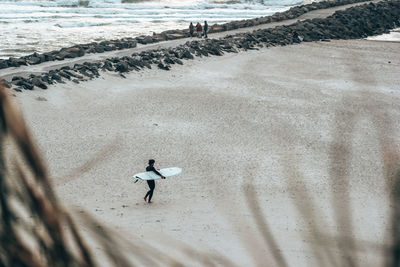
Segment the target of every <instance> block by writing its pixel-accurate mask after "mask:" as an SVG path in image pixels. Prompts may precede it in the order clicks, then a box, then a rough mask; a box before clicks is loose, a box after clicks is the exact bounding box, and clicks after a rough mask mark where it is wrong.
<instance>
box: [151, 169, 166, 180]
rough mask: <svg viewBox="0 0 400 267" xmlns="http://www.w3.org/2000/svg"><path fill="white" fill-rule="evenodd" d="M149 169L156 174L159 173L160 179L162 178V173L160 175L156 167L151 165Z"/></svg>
mask: <svg viewBox="0 0 400 267" xmlns="http://www.w3.org/2000/svg"><path fill="white" fill-rule="evenodd" d="M151 171H153V172H155V173H156V174H157V175H160V176H161V178H162V179H164V178H165V177H164V175H162V174H161V173H159V172H158V171H157V170H156V168H154V166H151Z"/></svg>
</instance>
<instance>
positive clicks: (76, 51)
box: [58, 47, 85, 58]
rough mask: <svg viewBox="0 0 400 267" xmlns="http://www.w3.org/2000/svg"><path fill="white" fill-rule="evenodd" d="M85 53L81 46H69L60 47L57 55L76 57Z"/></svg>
mask: <svg viewBox="0 0 400 267" xmlns="http://www.w3.org/2000/svg"><path fill="white" fill-rule="evenodd" d="M83 55H85V50H84V49H82V48H81V47H70V48H66V49H61V51H60V53H59V54H58V57H60V58H76V57H81V56H83Z"/></svg>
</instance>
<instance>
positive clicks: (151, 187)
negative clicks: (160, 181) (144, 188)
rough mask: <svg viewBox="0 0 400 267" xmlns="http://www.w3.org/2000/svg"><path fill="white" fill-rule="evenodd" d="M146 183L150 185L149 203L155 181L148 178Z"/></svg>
mask: <svg viewBox="0 0 400 267" xmlns="http://www.w3.org/2000/svg"><path fill="white" fill-rule="evenodd" d="M147 183H148V185H149V187H150V191H149V203H150V202H151V198H152V197H153V191H154V188H155V187H156V183H155V182H154V180H148V181H147Z"/></svg>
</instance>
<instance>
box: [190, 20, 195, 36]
mask: <svg viewBox="0 0 400 267" xmlns="http://www.w3.org/2000/svg"><path fill="white" fill-rule="evenodd" d="M193 33H194V26H193V23H191V22H190V25H189V34H190V37H193Z"/></svg>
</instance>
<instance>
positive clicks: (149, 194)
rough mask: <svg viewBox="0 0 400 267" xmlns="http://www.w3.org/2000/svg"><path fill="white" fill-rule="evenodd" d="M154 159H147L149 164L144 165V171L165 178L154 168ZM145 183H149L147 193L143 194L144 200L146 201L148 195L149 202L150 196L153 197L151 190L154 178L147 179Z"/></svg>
mask: <svg viewBox="0 0 400 267" xmlns="http://www.w3.org/2000/svg"><path fill="white" fill-rule="evenodd" d="M155 162H156V161H155V160H154V159H150V160H149V166H147V167H146V171H147V172H151V171H152V172H154V173H155V174H157V175H159V176H161V179H165V177H164V176H163V175H162V174H161V173H159V172H158V171H157V170H156V168H154V163H155ZM147 184H148V185H149V188H150V190H149V191H148V192H147V194H146V195H145V196H144V201H147V197H149V200H148V202H149V203H151V198H152V197H153V191H154V188H155V187H156V183H155V182H154V180H147Z"/></svg>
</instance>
